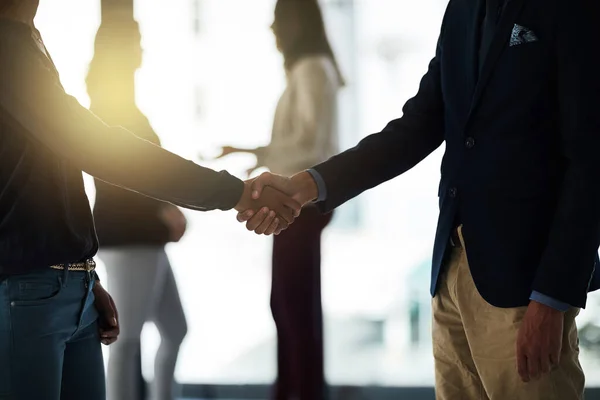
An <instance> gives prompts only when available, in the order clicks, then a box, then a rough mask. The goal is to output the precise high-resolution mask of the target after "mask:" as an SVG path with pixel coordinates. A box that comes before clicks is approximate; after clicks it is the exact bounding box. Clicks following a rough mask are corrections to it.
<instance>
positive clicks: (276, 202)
mask: <svg viewBox="0 0 600 400" xmlns="http://www.w3.org/2000/svg"><path fill="white" fill-rule="evenodd" d="M253 182H254V180H248V181H246V182H244V193H243V194H242V197H241V199H240V201H239V202H238V204H237V205H236V206H235V209H236V211H238V213H243V215H246V216H248V219H252V221H253V223H252V224H247V228H248V230H249V231H254V232H255V233H256V234H258V235H272V234H274V235H278V234H279V233H281V232H282V231H283V230H285V229H287V227H288V226H289V225H290V224H292V223H293V222H294V219H295V218H296V217H297V216H298V215H300V210H301V209H302V205H301V204H300V203H299V202H298V201H296V200H294V199H293V198H291V197H290V196H289V195H287V194H285V193H283V192H281V191H280V190H277V189H274V188H272V187H265V188H264V189H263V190H261V192H257V191H256V190H255V189H253ZM239 215H240V214H238V220H239Z"/></svg>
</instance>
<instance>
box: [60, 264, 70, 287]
mask: <svg viewBox="0 0 600 400" xmlns="http://www.w3.org/2000/svg"><path fill="white" fill-rule="evenodd" d="M70 267H71V264H65V268H64V269H63V282H62V285H63V286H67V282H68V281H69V268H70Z"/></svg>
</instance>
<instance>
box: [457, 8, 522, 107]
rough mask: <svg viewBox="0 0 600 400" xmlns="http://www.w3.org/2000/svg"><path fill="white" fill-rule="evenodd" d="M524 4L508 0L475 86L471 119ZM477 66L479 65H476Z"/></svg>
mask: <svg viewBox="0 0 600 400" xmlns="http://www.w3.org/2000/svg"><path fill="white" fill-rule="evenodd" d="M524 4H525V0H506V5H505V6H504V7H505V8H504V12H503V13H502V17H501V18H500V21H499V22H498V28H497V30H496V34H495V35H494V40H493V41H492V43H491V44H490V48H489V49H488V51H487V56H486V58H485V61H484V62H483V67H482V69H481V74H480V75H479V80H478V81H477V85H476V87H475V94H474V95H473V103H472V105H471V112H470V114H469V119H470V117H471V116H472V115H473V112H474V111H475V109H476V108H477V105H478V104H479V101H480V100H481V96H482V95H483V92H484V91H485V87H486V86H487V84H488V82H489V80H490V78H491V76H492V72H494V68H495V67H496V64H497V62H498V59H499V58H500V55H501V54H502V52H503V51H504V49H505V48H506V47H507V45H508V42H509V40H510V34H511V32H512V29H513V27H514V24H515V21H516V19H517V17H518V16H519V13H520V12H521V9H522V8H523V5H524ZM477 32H478V33H479V32H481V31H480V30H479V29H478V30H477ZM477 43H479V42H477ZM476 60H477V58H476ZM475 67H477V66H476V65H475Z"/></svg>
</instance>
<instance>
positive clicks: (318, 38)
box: [273, 0, 345, 85]
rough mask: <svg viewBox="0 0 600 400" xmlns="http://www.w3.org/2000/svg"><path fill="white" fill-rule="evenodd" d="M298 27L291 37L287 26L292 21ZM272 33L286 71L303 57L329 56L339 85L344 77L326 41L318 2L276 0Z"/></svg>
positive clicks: (313, 0)
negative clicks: (295, 34)
mask: <svg viewBox="0 0 600 400" xmlns="http://www.w3.org/2000/svg"><path fill="white" fill-rule="evenodd" d="M291 21H294V22H293V23H294V24H295V25H297V26H298V28H299V34H298V35H297V36H295V37H294V38H291V37H289V36H288V33H287V31H286V26H289V24H291V23H292V22H291ZM273 30H274V31H275V34H276V35H277V37H278V39H279V41H280V44H281V51H282V53H283V58H284V65H285V68H286V69H287V70H288V71H289V70H291V68H292V67H293V66H294V64H295V63H296V62H297V61H298V60H300V59H301V58H303V57H305V56H309V55H319V54H322V55H326V56H328V57H329V58H330V59H331V61H332V62H333V64H334V66H335V68H336V70H337V73H338V77H339V80H340V83H341V84H342V85H344V84H345V83H344V77H343V75H342V73H341V70H340V67H339V65H338V63H337V60H336V57H335V54H334V53H333V50H332V48H331V44H330V43H329V39H328V38H327V32H326V30H325V21H324V19H323V14H322V13H321V8H320V7H319V3H318V0H277V4H276V5H275V21H274V23H273Z"/></svg>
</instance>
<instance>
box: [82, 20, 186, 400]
mask: <svg viewBox="0 0 600 400" xmlns="http://www.w3.org/2000/svg"><path fill="white" fill-rule="evenodd" d="M140 40H141V36H140V31H139V27H138V24H137V22H134V21H131V20H127V21H119V20H116V21H114V22H113V23H112V24H111V23H107V22H104V23H103V24H102V26H101V27H100V29H99V30H98V33H97V34H96V41H95V52H94V58H93V60H92V62H91V64H90V69H89V72H88V76H87V80H86V83H87V89H88V94H89V95H90V98H91V106H90V110H91V111H92V112H94V113H95V114H96V115H98V116H99V117H100V118H102V119H103V120H104V121H105V122H106V123H108V124H110V125H121V126H123V127H125V128H127V129H128V130H130V131H132V132H134V133H135V134H136V135H137V136H139V137H141V138H143V139H146V140H148V141H150V142H152V143H154V144H156V145H160V140H159V138H158V136H157V135H156V133H155V132H154V130H153V129H152V126H151V125H150V123H149V121H148V119H147V118H146V117H145V116H144V115H143V114H142V112H141V111H140V110H139V109H138V107H137V105H136V102H135V73H136V71H137V70H138V68H140V66H141V62H142V48H141V43H140ZM95 184H96V202H95V205H94V219H95V221H96V232H97V234H98V241H99V243H100V253H99V257H100V259H101V260H102V261H103V262H104V264H105V265H106V270H107V273H108V279H107V280H108V288H109V290H110V291H111V294H112V296H113V299H114V301H115V304H116V306H117V309H118V310H119V313H120V316H121V325H120V328H121V333H120V340H119V341H118V342H116V343H115V344H114V345H113V346H112V347H111V351H110V359H109V363H108V381H107V383H108V399H110V400H129V399H143V398H144V397H143V396H144V379H143V377H142V376H141V362H140V359H141V358H140V335H141V333H142V328H143V326H144V323H145V322H146V321H148V320H151V321H153V322H154V323H155V325H156V327H157V329H158V331H159V333H160V337H161V342H160V347H159V349H158V352H157V354H156V358H155V361H154V381H153V384H152V387H151V393H150V394H151V396H150V398H152V399H154V400H171V399H173V398H174V391H173V382H174V378H173V375H174V372H175V365H176V362H177V355H178V352H179V347H180V345H181V343H182V341H183V339H184V337H185V335H186V332H187V325H186V320H185V315H184V312H183V307H182V305H181V301H180V299H179V293H178V290H177V284H176V282H175V277H174V275H173V271H172V269H171V265H170V264H169V259H168V257H167V254H166V252H165V245H166V244H167V243H169V242H178V241H179V240H180V239H181V237H182V236H183V234H184V233H185V229H186V219H185V217H184V215H183V213H182V212H181V211H180V210H179V208H177V207H175V206H173V205H171V204H169V203H163V202H160V201H157V200H154V199H151V198H149V197H145V196H142V195H140V194H137V193H134V192H131V191H128V190H125V189H121V188H119V187H117V186H113V185H110V184H108V183H106V182H103V181H102V180H99V179H96V180H95Z"/></svg>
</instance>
